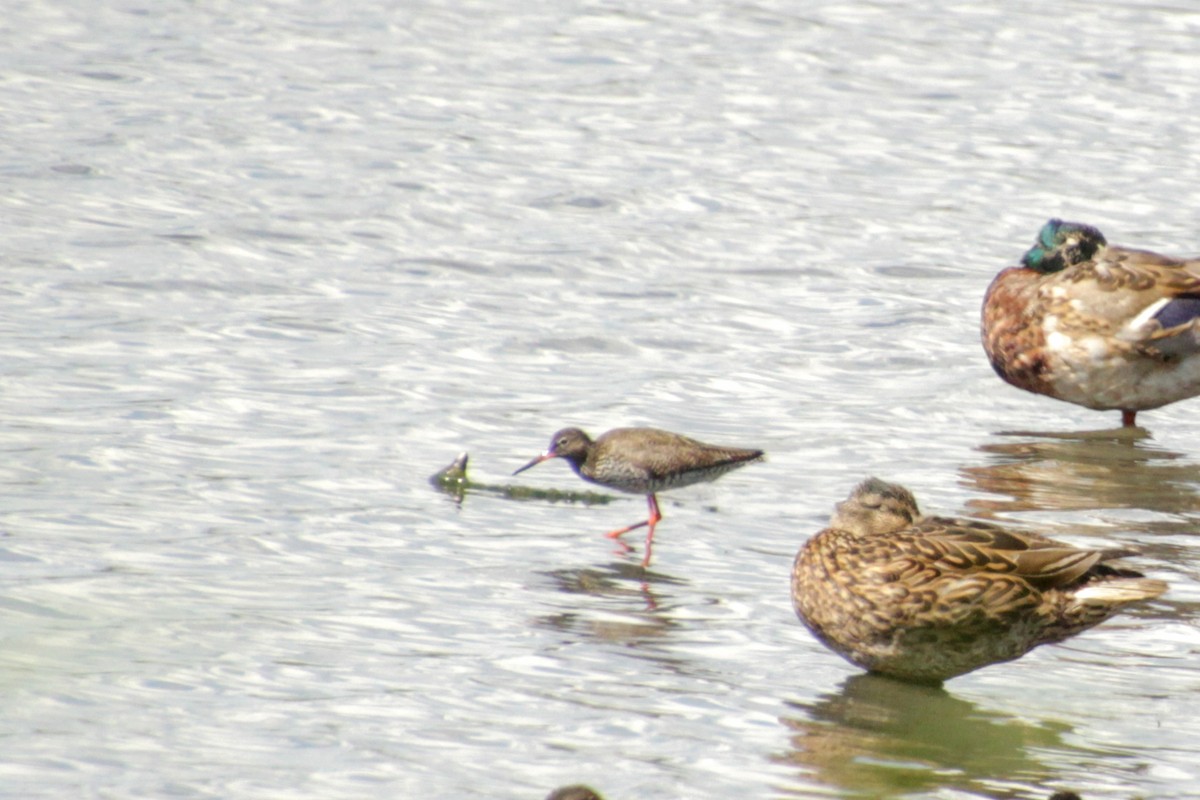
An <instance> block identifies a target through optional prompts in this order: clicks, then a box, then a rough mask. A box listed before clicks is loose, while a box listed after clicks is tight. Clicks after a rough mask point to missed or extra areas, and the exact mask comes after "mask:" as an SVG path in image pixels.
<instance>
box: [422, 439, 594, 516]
mask: <svg viewBox="0 0 1200 800" xmlns="http://www.w3.org/2000/svg"><path fill="white" fill-rule="evenodd" d="M469 458H470V457H469V456H468V455H467V453H465V452H463V453H459V454H458V457H457V458H455V459H454V460H453V461H452V462H450V464H449V465H448V466H446V467H445V468H444V469H440V470H438V471H437V472H435V473H434V474H433V475H431V476H430V477H429V482H430V483H431V484H433V486H434V487H435V488H437V489H438V490H439V491H442V492H445V493H446V494H448V495H450V496H451V497H453V498H454V499H455V500H457V501H459V502H461V501H462V499H463V497H465V496H466V495H468V494H470V493H472V492H484V493H487V494H494V495H498V496H500V497H507V498H509V499H510V500H545V501H547V502H550V503H583V504H585V505H589V506H591V505H604V504H605V503H610V502H612V501H613V500H614V499H616V498H615V497H613V495H611V494H602V493H600V492H568V491H563V490H561V489H536V488H532V487H529V486H514V485H512V484H503V485H499V484H490V483H476V482H475V481H473V480H471V479H470V478H468V477H467V461H468V460H469Z"/></svg>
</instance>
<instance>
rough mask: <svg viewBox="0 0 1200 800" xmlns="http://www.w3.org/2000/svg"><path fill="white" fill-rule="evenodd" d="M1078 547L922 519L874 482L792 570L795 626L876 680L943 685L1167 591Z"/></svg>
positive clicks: (896, 489)
mask: <svg viewBox="0 0 1200 800" xmlns="http://www.w3.org/2000/svg"><path fill="white" fill-rule="evenodd" d="M1128 555H1133V551H1129V550H1115V549H1114V550H1098V549H1086V548H1079V547H1074V546H1072V545H1069V544H1065V543H1063V542H1057V541H1054V540H1053V539H1047V538H1046V537H1044V536H1039V535H1037V534H1034V533H1027V532H1016V531H1010V530H1005V529H1004V528H1001V527H999V526H996V525H990V524H987V523H983V522H976V521H973V520H964V519H949V518H944V517H924V516H922V515H921V513H920V511H919V510H918V508H917V503H916V500H915V499H914V498H913V496H912V494H910V493H909V492H908V490H907V489H904V488H903V487H901V486H897V485H895V484H889V483H885V482H883V481H881V480H878V479H877V478H869V479H868V480H866V481H863V482H862V483H861V484H860V485H859V486H858V487H856V488H855V489H854V491H853V492H852V493H851V494H850V497H849V498H848V499H846V500H845V501H844V502H842V503H839V504H838V507H837V511H836V512H835V513H834V515H833V518H832V520H831V521H830V525H829V527H828V528H826V529H825V530H823V531H821V532H820V533H818V534H817V535H816V536H814V537H812V538H811V539H810V540H808V541H807V542H806V543H805V544H804V546H803V547H802V548H801V549H800V552H799V553H798V554H797V556H796V560H795V564H794V566H793V569H792V601H793V605H794V606H795V609H796V613H797V615H798V616H799V617H800V620H801V621H802V622H803V623H804V624H805V625H806V626H807V627H808V628H809V630H811V631H812V632H813V634H814V635H815V636H816V637H817V638H818V639H820V640H821V641H822V642H823V643H824V644H825V645H827V646H828V647H829V648H830V649H832V650H834V651H835V652H837V653H839V654H840V655H842V656H844V657H845V658H846V659H848V660H849V661H851V662H852V663H854V664H857V665H858V666H860V667H863V668H864V669H867V670H870V671H871V672H877V673H881V674H884V675H889V676H892V677H895V678H900V679H903V680H910V681H918V682H927V683H937V682H941V681H943V680H946V679H948V678H953V677H954V676H956V675H962V674H963V673H966V672H970V671H972V670H974V669H978V668H979V667H983V666H987V665H988V664H993V663H996V662H1000V661H1009V660H1011V659H1014V658H1018V657H1020V656H1022V655H1024V654H1025V653H1026V652H1028V651H1029V650H1031V649H1033V648H1034V647H1037V646H1038V645H1041V644H1048V643H1051V642H1059V641H1062V640H1063V639H1066V638H1068V637H1070V636H1074V635H1075V634H1077V633H1079V632H1080V631H1083V630H1085V629H1087V628H1090V627H1092V626H1093V625H1096V624H1098V623H1100V622H1103V621H1104V620H1106V619H1108V618H1109V617H1111V616H1113V615H1114V614H1116V613H1117V612H1118V611H1120V610H1121V609H1122V608H1123V607H1124V606H1126V605H1128V604H1130V603H1134V602H1138V601H1141V600H1149V599H1152V598H1155V597H1157V596H1159V595H1160V594H1162V593H1163V592H1164V591H1166V588H1167V585H1166V584H1165V583H1163V582H1162V581H1158V580H1152V579H1149V578H1145V577H1143V576H1142V575H1141V574H1140V573H1137V572H1134V571H1132V570H1129V569H1126V568H1123V567H1120V566H1118V565H1115V564H1110V563H1109V562H1110V561H1111V560H1112V559H1115V558H1120V557H1123V556H1128Z"/></svg>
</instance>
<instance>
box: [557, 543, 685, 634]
mask: <svg viewBox="0 0 1200 800" xmlns="http://www.w3.org/2000/svg"><path fill="white" fill-rule="evenodd" d="M541 574H542V575H544V576H546V577H548V578H550V579H551V580H553V581H554V583H555V584H556V588H557V589H558V591H560V592H564V593H567V594H577V595H578V594H584V595H589V596H591V597H595V598H601V599H607V600H609V601H616V602H615V603H614V602H608V603H596V604H595V605H594V607H592V608H590V609H589V608H582V607H580V606H579V605H578V604H576V603H572V604H571V608H572V610H569V611H560V612H557V613H554V614H548V615H545V616H542V617H539V618H537V619H536V620H535V623H536V624H538V625H540V626H542V627H545V628H552V629H555V630H560V631H568V632H570V633H572V634H574V635H577V636H582V637H584V638H588V639H597V640H600V641H604V642H610V643H611V642H616V643H619V644H625V645H638V644H646V643H648V642H652V641H659V640H661V639H662V638H664V637H665V636H666V635H667V634H668V633H669V632H670V631H671V630H673V629H674V628H675V627H677V625H678V623H676V622H674V621H672V620H671V619H670V617H669V616H668V615H666V614H664V613H663V611H664V609H663V608H662V603H661V599H660V595H661V592H660V591H658V589H657V587H659V586H668V585H683V584H684V581H681V580H679V579H678V578H672V577H671V576H669V575H664V574H662V573H658V572H653V571H651V570H646V569H643V568H642V567H641V566H639V565H637V564H633V563H625V562H620V561H618V562H614V563H613V564H611V565H610V566H609V567H608V568H607V569H595V568H585V569H559V570H551V571H549V572H543V573H541Z"/></svg>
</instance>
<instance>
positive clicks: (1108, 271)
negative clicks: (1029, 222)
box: [983, 219, 1200, 427]
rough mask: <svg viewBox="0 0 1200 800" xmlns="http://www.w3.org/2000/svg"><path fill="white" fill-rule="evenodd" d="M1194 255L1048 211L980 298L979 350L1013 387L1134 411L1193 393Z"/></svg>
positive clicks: (1125, 418)
mask: <svg viewBox="0 0 1200 800" xmlns="http://www.w3.org/2000/svg"><path fill="white" fill-rule="evenodd" d="M1197 320H1200V260H1183V259H1178V258H1171V257H1169V256H1162V255H1158V254H1157V253H1151V252H1149V251H1146V250H1133V249H1130V248H1126V247H1118V246H1116V245H1110V244H1108V242H1107V241H1105V239H1104V235H1103V234H1102V233H1100V231H1098V230H1096V229H1095V228H1093V227H1091V226H1089V225H1081V224H1079V223H1077V222H1063V221H1062V220H1057V219H1052V220H1050V221H1049V222H1047V223H1046V224H1045V225H1044V226H1043V227H1042V230H1041V232H1040V233H1039V234H1038V238H1037V242H1035V243H1034V245H1033V247H1032V248H1030V249H1029V251H1028V252H1026V253H1025V256H1024V257H1023V258H1022V259H1021V265H1020V266H1017V267H1009V268H1008V269H1005V270H1003V271H1002V272H1001V273H1000V274H999V275H997V276H996V279H995V280H993V281H992V285H991V286H989V287H988V290H987V295H986V296H985V297H984V299H983V349H984V350H986V351H987V354H988V358H989V359H991V362H992V367H993V368H994V369H995V370H996V372H997V373H998V374H999V375H1000V377H1001V378H1003V379H1004V380H1006V381H1008V382H1009V383H1011V384H1012V385H1013V386H1016V387H1017V388H1020V389H1025V390H1027V391H1030V392H1036V393H1037V394H1044V395H1048V396H1050V397H1055V398H1058V399H1059V400H1065V401H1067V402H1068V403H1075V404H1076V405H1081V406H1085V407H1087V408H1093V409H1097V410H1112V409H1119V410H1120V411H1121V423H1122V424H1123V425H1125V426H1126V427H1130V426H1132V425H1133V424H1134V421H1135V418H1136V416H1137V412H1139V411H1142V410H1144V409H1150V408H1159V407H1160V406H1165V405H1167V404H1168V403H1174V402H1176V401H1177V400H1183V399H1185V398H1188V397H1193V396H1195V395H1197V394H1200V334H1198V330H1200V323H1198V322H1197Z"/></svg>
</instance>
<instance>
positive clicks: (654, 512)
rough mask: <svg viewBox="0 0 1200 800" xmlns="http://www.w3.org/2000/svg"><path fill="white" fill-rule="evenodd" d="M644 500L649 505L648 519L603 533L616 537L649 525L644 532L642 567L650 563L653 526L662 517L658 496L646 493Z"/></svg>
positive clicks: (611, 537) (609, 536)
mask: <svg viewBox="0 0 1200 800" xmlns="http://www.w3.org/2000/svg"><path fill="white" fill-rule="evenodd" d="M646 500H647V501H648V503H649V505H650V518H649V519H645V520H642V521H641V522H635V523H633V524H632V525H627V526H626V527H624V528H618V529H617V530H615V531H609V532H608V533H606V534H604V535H605V536H607V537H608V538H609V539H616V538H618V537H620V536H622V535H624V534H626V533H629V532H630V531H632V530H636V529H637V528H642V527H646V526H649V528H650V530H649V531H647V532H646V555H645V557H644V558H643V559H642V566H643V567H645V566H649V564H650V551H651V548H652V547H653V546H654V526H655V525H657V524H658V523H659V520H661V519H662V513H661V512H659V510H658V498H656V497H655V496H654V495H652V494H648V495H646ZM621 544H622V545H624V544H625V543H624V542H621ZM626 549H628V545H626Z"/></svg>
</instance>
